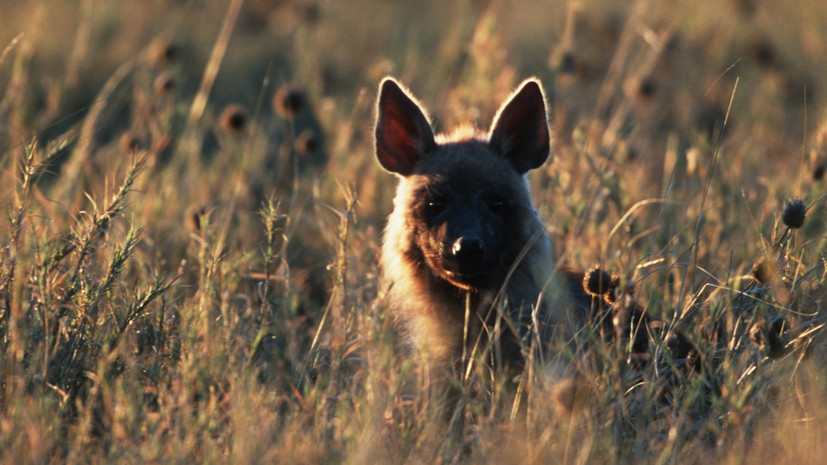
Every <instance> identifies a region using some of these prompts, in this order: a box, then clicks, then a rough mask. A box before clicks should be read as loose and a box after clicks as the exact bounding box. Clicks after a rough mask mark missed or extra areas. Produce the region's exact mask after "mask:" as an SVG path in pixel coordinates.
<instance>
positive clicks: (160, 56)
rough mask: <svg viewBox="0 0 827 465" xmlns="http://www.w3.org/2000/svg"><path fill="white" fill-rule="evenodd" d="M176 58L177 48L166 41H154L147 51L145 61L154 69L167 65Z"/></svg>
mask: <svg viewBox="0 0 827 465" xmlns="http://www.w3.org/2000/svg"><path fill="white" fill-rule="evenodd" d="M177 56H178V47H177V46H176V45H175V44H174V43H172V42H170V41H169V40H167V39H164V38H162V39H157V40H155V41H154V42H153V43H152V44H151V45H150V46H149V49H148V50H147V59H148V60H149V62H150V64H152V65H153V66H155V67H162V66H164V65H167V64H169V63H170V62H172V61H173V60H175V58H176V57H177Z"/></svg>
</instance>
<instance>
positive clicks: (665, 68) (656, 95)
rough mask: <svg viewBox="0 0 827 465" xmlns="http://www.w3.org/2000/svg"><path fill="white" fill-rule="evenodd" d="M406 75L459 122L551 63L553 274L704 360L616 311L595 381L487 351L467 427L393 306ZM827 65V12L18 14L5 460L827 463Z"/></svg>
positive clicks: (4, 37)
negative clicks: (609, 282) (389, 138)
mask: <svg viewBox="0 0 827 465" xmlns="http://www.w3.org/2000/svg"><path fill="white" fill-rule="evenodd" d="M388 74H390V75H394V76H396V77H397V78H399V79H400V80H401V81H403V82H405V83H406V84H407V85H408V86H409V87H410V88H411V89H412V90H413V91H414V92H415V93H416V94H417V96H419V97H420V98H421V99H422V101H423V103H424V104H425V105H426V106H427V107H428V108H429V109H430V110H431V112H432V114H433V115H434V117H435V120H436V124H437V128H438V129H439V130H442V131H446V130H450V128H451V126H452V125H453V124H456V123H460V122H464V121H471V122H475V123H477V124H479V125H483V126H485V125H487V124H488V122H489V121H490V120H491V118H492V116H493V115H494V113H495V111H496V109H497V105H498V104H499V103H500V102H501V101H502V100H503V99H504V98H505V97H506V96H507V95H508V94H509V92H510V91H511V90H512V89H513V88H514V87H515V86H516V85H517V84H518V83H519V82H520V81H521V80H522V79H524V78H526V77H529V76H536V77H538V78H540V79H541V80H542V81H543V83H544V86H545V90H546V93H547V96H548V99H549V106H550V109H551V115H550V125H551V128H552V130H553V131H554V142H553V148H552V155H553V161H552V162H550V163H547V164H546V165H545V166H544V167H543V168H541V169H539V170H536V171H535V172H533V173H532V174H531V175H530V181H531V183H532V189H533V195H534V200H535V204H536V206H537V208H538V210H539V211H540V215H541V217H542V218H543V220H544V221H545V223H546V224H547V225H548V229H549V234H550V235H551V237H552V239H553V241H554V244H555V248H556V250H557V253H558V256H559V258H560V263H561V264H566V265H568V266H571V267H575V268H583V269H585V268H588V267H591V266H593V265H595V264H600V265H601V266H602V267H603V268H605V269H608V270H611V271H613V272H614V273H616V274H617V275H618V276H619V277H620V282H621V283H622V289H626V291H624V292H625V295H626V297H624V299H620V300H619V301H618V303H617V304H616V305H618V306H622V305H628V304H629V302H630V301H631V299H634V300H635V301H637V302H638V304H639V305H642V306H643V307H645V309H646V312H647V313H648V314H650V315H652V316H653V317H657V318H660V319H662V320H663V321H665V322H667V326H668V328H669V329H670V330H680V331H681V332H683V334H684V335H685V336H686V337H687V338H688V339H689V340H690V341H691V342H692V343H693V344H694V345H695V346H696V348H697V352H696V354H695V356H696V357H697V360H698V362H697V364H698V366H699V369H698V370H697V371H686V370H681V369H678V368H675V367H674V364H673V362H674V361H673V360H671V359H670V357H669V356H668V352H667V351H665V350H664V349H665V346H666V345H667V344H668V341H664V342H663V343H658V344H654V345H653V346H652V347H651V348H650V352H649V353H648V354H647V356H646V357H644V358H646V359H647V360H643V361H642V362H641V361H640V360H632V359H630V357H629V347H628V346H629V344H628V343H626V342H624V341H622V340H620V341H608V340H605V339H603V338H601V337H600V334H599V328H598V326H599V325H597V324H594V325H590V326H587V327H585V328H582V329H580V330H579V331H578V332H577V334H576V336H575V338H576V339H577V340H578V341H581V342H582V341H589V353H588V354H586V355H576V356H575V355H572V354H571V353H569V351H567V350H566V348H567V347H571V346H570V345H566V344H561V345H560V346H561V354H560V356H559V357H558V358H559V362H560V363H558V365H570V366H573V367H576V369H577V370H576V371H577V372H578V373H579V375H578V378H577V379H578V383H579V384H578V386H580V389H579V390H577V391H576V392H575V393H574V394H575V395H574V396H573V398H572V399H568V398H567V397H566V396H567V395H568V394H572V392H571V390H567V389H566V388H565V385H564V384H565V383H566V381H565V380H570V379H571V378H564V381H560V378H559V376H558V375H557V374H552V373H551V371H553V370H550V369H548V367H545V366H530V367H529V368H528V369H527V370H526V372H525V373H524V374H523V376H522V378H521V381H520V385H519V386H520V387H519V389H517V390H516V392H515V390H514V389H513V387H510V386H509V382H508V381H507V380H502V379H500V378H499V377H498V376H497V373H489V372H487V370H485V369H484V368H480V369H479V370H478V371H479V372H478V373H476V376H475V377H472V379H471V380H470V381H469V382H468V383H466V384H465V385H463V386H462V390H461V391H462V395H461V399H462V402H461V405H462V407H463V408H462V411H461V412H460V414H459V415H458V417H457V418H456V419H455V420H456V421H454V422H453V423H452V424H451V427H450V428H448V427H447V426H446V424H445V422H444V421H442V419H441V418H442V414H441V409H440V408H439V404H440V399H439V396H438V395H436V394H434V393H433V392H429V391H428V390H426V389H425V383H426V380H425V379H423V376H420V375H422V373H421V366H420V364H419V360H418V358H417V357H413V356H410V355H409V354H407V353H406V352H405V351H404V350H402V349H400V348H399V344H398V336H397V334H396V332H395V331H394V328H393V327H392V326H391V325H390V322H389V321H388V318H387V315H386V312H385V309H384V308H383V302H382V299H381V296H377V278H378V274H379V269H378V264H377V257H378V250H379V244H380V240H381V232H382V228H383V227H384V222H385V218H386V217H387V214H388V213H389V212H390V210H391V207H392V202H391V199H392V196H393V192H394V187H395V182H396V181H395V179H394V177H393V176H392V175H390V174H388V173H385V172H383V171H382V169H381V168H380V167H379V166H378V163H376V161H375V159H374V154H373V118H374V113H373V111H374V107H373V105H374V99H375V95H376V94H375V92H376V89H377V85H378V83H379V80H380V79H381V78H382V77H383V76H385V75H388ZM824 76H827V4H825V3H824V2H823V1H821V0H802V1H800V2H797V3H796V4H795V6H794V7H791V6H790V5H784V6H782V5H781V4H780V2H772V1H769V0H764V1H761V0H732V1H725V2H720V1H716V0H700V1H678V2H657V1H645V0H641V1H633V2H609V1H607V0H582V1H576V0H567V1H562V0H549V1H538V0H529V1H525V2H508V1H491V2H483V1H472V0H461V1H457V2H440V1H434V0H426V1H420V2H379V1H370V0H352V1H347V2H344V1H334V0H321V1H311V0H307V1H304V0H292V1H291V0H247V1H242V0H226V1H220V0H200V1H195V0H180V1H172V0H144V1H140V2H109V1H104V0H79V1H68V0H60V1H19V0H4V1H3V2H2V5H0V176H1V178H0V204H2V206H3V208H4V209H5V211H6V213H7V214H6V215H4V217H3V220H0V245H2V249H1V250H0V463H2V464H22V463H308V464H315V463H350V464H362V463H388V464H391V463H423V464H425V463H491V464H501V463H514V464H517V463H520V464H523V463H537V464H540V463H594V464H604V463H659V464H661V463H662V464H665V463H675V464H692V463H704V464H706V463H721V464H741V463H773V464H775V463H777V464H789V463H794V464H797V465H806V464H821V463H824V462H823V460H824V457H827V426H825V425H827V334H825V333H827V330H825V323H827V268H826V267H825V264H827V261H826V260H827V228H825V219H826V217H827V215H826V214H825V213H826V212H825V205H827V199H825V194H827V184H825V183H827V181H825V179H824V169H825V166H827V81H825V78H824ZM802 216H803V218H802ZM802 219H803V221H802ZM667 339H668V337H667ZM665 353H666V354H667V355H664V354H665Z"/></svg>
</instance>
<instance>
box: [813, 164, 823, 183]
mask: <svg viewBox="0 0 827 465" xmlns="http://www.w3.org/2000/svg"><path fill="white" fill-rule="evenodd" d="M822 179H824V162H823V161H819V162H817V163H816V164H815V166H814V167H813V181H821V180H822Z"/></svg>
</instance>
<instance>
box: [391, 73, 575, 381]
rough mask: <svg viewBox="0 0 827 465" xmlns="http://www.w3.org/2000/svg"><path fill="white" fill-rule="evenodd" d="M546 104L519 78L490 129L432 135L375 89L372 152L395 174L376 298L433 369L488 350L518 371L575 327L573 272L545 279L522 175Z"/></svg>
mask: <svg viewBox="0 0 827 465" xmlns="http://www.w3.org/2000/svg"><path fill="white" fill-rule="evenodd" d="M549 139H550V137H549V130H548V123H547V120H546V107H545V97H544V95H543V91H542V88H541V86H540V83H539V82H538V81H537V80H534V79H529V80H526V81H525V82H523V83H522V85H521V86H520V87H519V89H518V90H517V91H515V92H514V94H513V95H512V96H511V97H510V98H509V99H508V100H507V101H506V102H505V103H504V104H503V105H502V107H501V108H500V110H499V112H498V113H497V116H496V117H495V118H494V122H493V123H492V125H491V129H490V130H489V131H488V133H487V134H486V133H483V132H481V131H477V130H474V129H473V128H461V129H460V130H458V131H456V132H455V133H454V134H453V135H435V134H434V131H433V129H432V127H431V123H430V122H429V119H428V116H427V115H426V113H425V111H424V110H423V109H422V107H421V106H420V105H419V104H418V103H417V101H416V100H415V99H414V98H413V97H412V96H411V95H410V94H409V93H408V92H407V91H405V90H404V89H403V88H402V86H400V84H399V83H397V82H396V81H395V80H394V79H392V78H386V79H385V80H384V81H383V82H382V84H381V89H380V92H379V99H378V103H377V119H376V156H377V158H378V159H379V163H380V164H381V165H382V166H383V167H384V168H385V169H386V170H388V171H391V172H393V173H396V174H397V175H398V176H399V186H398V189H397V192H396V198H395V199H394V210H393V213H391V215H390V218H389V220H388V225H387V229H386V230H385V236H384V242H383V246H382V258H381V266H382V273H383V283H384V284H383V289H384V292H385V301H386V303H387V305H388V306H389V308H390V311H391V312H392V315H393V317H394V319H395V320H396V321H397V323H398V324H399V325H400V327H401V329H402V331H403V333H404V334H405V336H406V337H407V338H408V339H409V341H410V342H411V343H412V344H413V345H414V346H415V348H416V349H417V350H418V351H419V352H420V353H421V354H422V355H423V356H424V357H425V360H426V361H427V362H428V365H429V366H431V367H434V368H438V369H439V368H449V369H457V368H460V367H461V365H460V364H461V362H462V361H463V359H467V358H468V357H476V356H477V355H480V354H487V355H488V356H490V359H489V360H491V361H492V362H494V364H496V365H500V364H501V365H504V366H508V367H511V368H517V369H519V368H520V367H521V366H522V364H523V362H524V358H525V355H524V354H526V353H527V352H526V349H527V348H528V347H531V346H532V344H533V346H534V347H537V346H538V343H539V344H540V345H542V344H543V343H547V342H548V341H549V340H550V338H551V335H552V333H554V332H555V331H556V330H558V328H559V329H564V328H566V327H568V326H569V325H570V324H571V321H570V320H571V319H572V318H574V319H577V320H580V319H583V318H585V314H586V311H587V308H588V304H587V303H585V302H588V300H587V298H586V297H585V296H584V294H583V291H582V285H581V284H580V280H581V279H582V274H581V275H579V276H576V275H570V274H568V273H561V272H557V271H555V260H554V257H553V255H552V247H551V242H550V241H549V239H548V237H547V235H546V228H545V226H544V225H543V223H542V222H541V221H540V220H539V218H538V217H537V213H536V212H535V210H534V207H533V205H532V201H531V196H530V194H529V189H528V184H527V181H526V178H525V174H526V173H527V172H528V171H529V170H532V169H534V168H538V167H540V166H541V165H542V164H543V163H544V162H545V161H546V159H547V158H548V157H549Z"/></svg>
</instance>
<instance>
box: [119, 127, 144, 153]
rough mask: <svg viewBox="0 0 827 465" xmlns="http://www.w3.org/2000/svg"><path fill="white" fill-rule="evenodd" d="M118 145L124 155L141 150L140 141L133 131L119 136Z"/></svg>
mask: <svg viewBox="0 0 827 465" xmlns="http://www.w3.org/2000/svg"><path fill="white" fill-rule="evenodd" d="M118 145H119V146H120V148H121V151H122V152H124V153H134V152H136V151H137V150H139V149H140V148H141V139H140V138H139V137H138V135H137V134H135V132H133V131H126V132H125V133H123V134H122V135H121V138H120V140H119V141H118Z"/></svg>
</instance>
